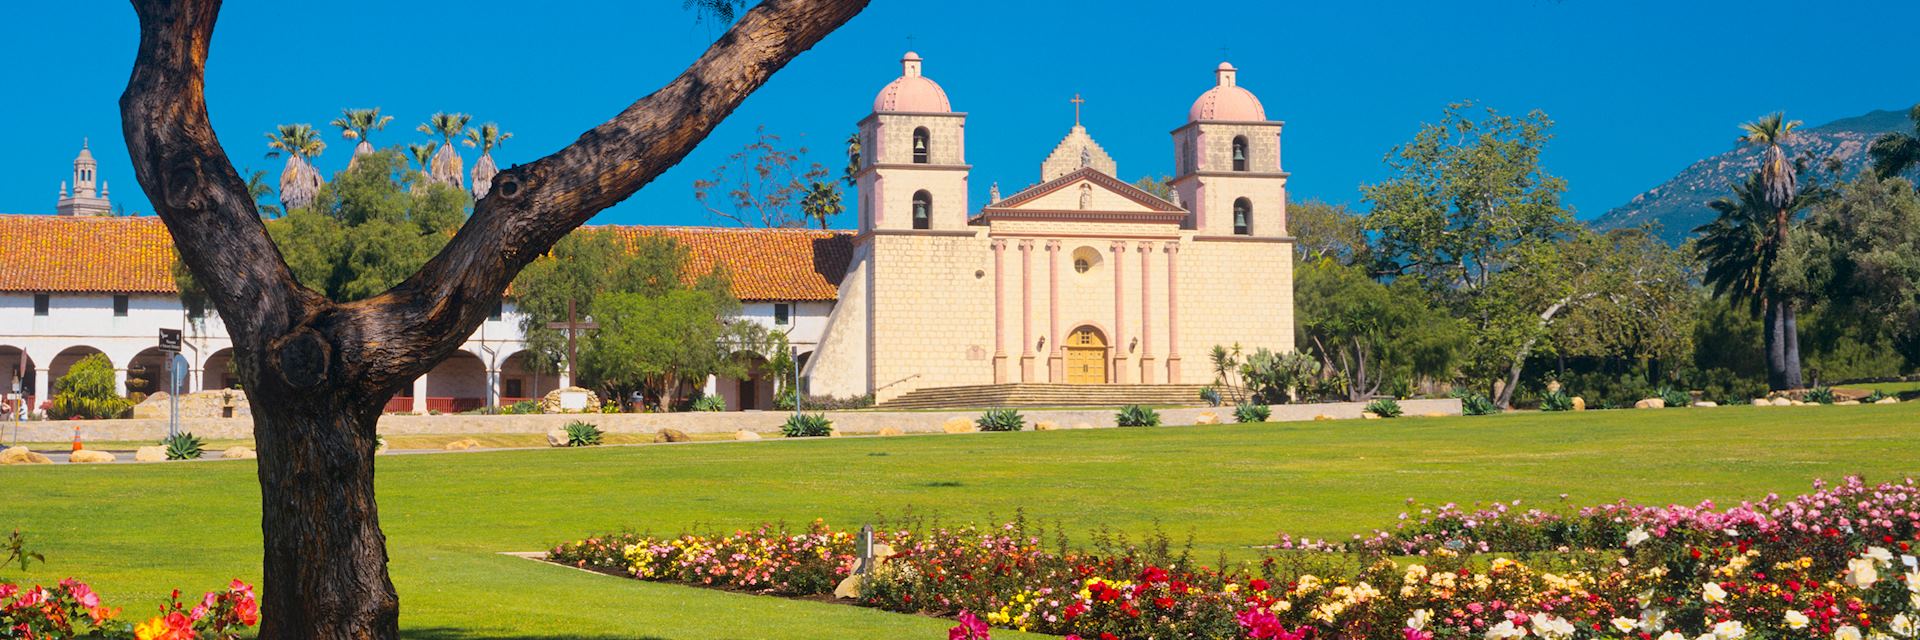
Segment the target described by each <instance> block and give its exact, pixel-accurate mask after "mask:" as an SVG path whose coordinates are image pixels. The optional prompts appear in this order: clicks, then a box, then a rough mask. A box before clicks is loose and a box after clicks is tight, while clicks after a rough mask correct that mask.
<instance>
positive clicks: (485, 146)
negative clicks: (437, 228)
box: [460, 122, 513, 198]
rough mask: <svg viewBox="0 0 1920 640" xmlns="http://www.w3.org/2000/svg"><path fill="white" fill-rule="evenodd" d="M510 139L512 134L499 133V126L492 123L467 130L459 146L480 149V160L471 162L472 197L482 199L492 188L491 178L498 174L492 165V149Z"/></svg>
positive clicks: (498, 171) (495, 167) (498, 169)
mask: <svg viewBox="0 0 1920 640" xmlns="http://www.w3.org/2000/svg"><path fill="white" fill-rule="evenodd" d="M512 137H513V134H511V133H508V132H505V131H501V130H500V125H498V124H495V123H492V122H489V123H486V124H483V125H480V128H478V129H468V130H467V139H465V140H461V141H460V142H461V144H465V145H467V146H469V147H475V148H478V149H480V159H479V160H475V161H473V197H475V198H484V197H486V196H487V191H488V190H490V189H492V188H493V177H494V176H496V175H499V173H500V167H499V166H497V165H495V164H494V163H493V148H494V147H498V146H500V145H501V144H502V143H505V142H506V141H507V139H508V138H512Z"/></svg>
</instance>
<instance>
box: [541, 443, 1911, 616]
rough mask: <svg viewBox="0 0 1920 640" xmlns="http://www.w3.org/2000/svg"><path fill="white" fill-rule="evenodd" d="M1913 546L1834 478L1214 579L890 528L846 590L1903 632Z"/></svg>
mask: <svg viewBox="0 0 1920 640" xmlns="http://www.w3.org/2000/svg"><path fill="white" fill-rule="evenodd" d="M1917 535H1920V485H1916V484H1915V482H1914V481H1913V480H1912V479H1908V480H1906V481H1903V482H1900V483H1889V484H1882V485H1878V486H1868V485H1866V484H1865V483H1864V482H1861V481H1860V480H1859V479H1857V478H1850V479H1848V480H1847V481H1846V482H1844V483H1842V484H1840V485H1838V486H1833V487H1828V486H1825V485H1820V484H1816V486H1815V490H1814V492H1813V493H1810V494H1807V495H1803V496H1798V497H1795V498H1792V499H1781V498H1779V497H1778V496H1769V497H1767V498H1765V499H1763V500H1760V501H1758V502H1754V503H1743V504H1741V505H1739V506H1736V507H1733V508H1729V509H1724V510H1722V509H1717V508H1715V507H1714V506H1713V505H1711V504H1702V505H1700V506H1696V507H1677V506H1674V507H1642V506H1633V505H1628V504H1625V503H1616V504H1612V505H1602V506H1597V507H1589V508H1585V509H1567V510H1562V511H1557V512H1547V511H1537V510H1525V511H1523V510H1520V509H1518V507H1517V505H1512V504H1508V505H1504V506H1499V507H1494V508H1489V509H1483V510H1474V511H1468V510H1463V509H1460V508H1458V507H1455V506H1445V507H1441V508H1438V509H1433V510H1429V511H1428V512H1426V513H1422V514H1419V515H1418V516H1417V517H1416V516H1414V515H1412V514H1409V515H1408V516H1407V517H1406V519H1405V520H1403V521H1402V524H1401V525H1399V526H1397V527H1396V528H1394V529H1393V530H1391V531H1387V530H1382V531H1379V532H1375V533H1374V534H1372V535H1363V536H1356V538H1355V539H1354V541H1352V542H1349V543H1344V544H1330V543H1326V542H1312V541H1301V540H1297V539H1293V538H1288V537H1283V538H1282V540H1283V544H1282V545H1281V547H1284V548H1280V549H1276V550H1275V553H1274V554H1273V555H1272V556H1271V557H1269V558H1267V559H1266V560H1265V561H1263V562H1260V563H1254V564H1248V565H1243V566H1240V567H1238V568H1229V569H1226V570H1216V569H1211V568H1207V567H1204V566H1199V565H1196V564H1194V563H1193V562H1191V561H1190V559H1189V558H1188V557H1187V555H1186V554H1185V553H1184V552H1179V551H1177V550H1175V549H1174V548H1173V546H1172V545H1170V544H1168V543H1167V541H1166V540H1165V538H1164V537H1160V538H1152V539H1148V540H1146V541H1143V542H1142V543H1140V544H1130V543H1128V542H1127V541H1126V540H1125V539H1119V538H1113V537H1110V536H1106V535H1095V536H1093V540H1094V543H1093V545H1092V548H1091V549H1088V550H1074V549H1068V548H1067V545H1066V543H1065V542H1064V540H1063V539H1061V540H1057V541H1056V543H1055V544H1052V545H1048V544H1043V541H1045V540H1047V536H1046V535H1045V532H1043V531H1039V530H1037V529H1030V528H1029V527H1027V526H1026V525H1025V524H1024V523H1021V522H1014V523H1009V524H1006V525H1002V526H999V527H993V528H979V527H959V528H908V527H902V528H893V529H889V530H886V531H877V532H876V533H875V540H876V542H878V543H881V544H884V545H886V552H887V553H888V557H887V558H886V559H885V560H884V562H882V563H880V564H879V565H878V566H877V567H876V568H875V569H874V570H873V571H872V572H871V573H870V574H868V575H867V576H865V577H864V578H863V579H861V580H857V581H854V585H855V586H856V587H857V588H856V589H855V591H856V593H857V602H859V603H860V604H863V605H867V606H873V607H878V608H882V609H886V610H890V611H900V612H911V613H931V614H936V615H953V616H959V615H961V614H966V615H965V617H964V618H963V619H964V620H966V622H965V623H963V624H962V625H961V626H959V627H956V628H955V629H954V632H953V633H954V634H955V637H965V638H980V637H984V634H985V632H984V630H983V629H980V628H979V627H978V625H979V623H980V622H982V621H983V622H984V623H986V624H991V625H993V626H996V627H1003V628H1015V629H1022V630H1031V631H1038V632H1043V633H1053V634H1061V635H1067V636H1069V637H1072V638H1078V639H1081V640H1093V639H1096V638H1098V639H1101V640H1117V639H1121V638H1252V639H1284V640H1307V639H1309V638H1313V639H1318V638H1326V639H1329V640H1331V639H1334V638H1356V639H1357V638H1367V639H1380V640H1465V639H1474V640H1520V639H1522V638H1527V637H1537V638H1539V639H1540V640H1573V639H1576V638H1578V639H1583V640H1584V639H1587V638H1594V639H1601V638H1606V639H1620V640H1629V639H1633V640H1774V639H1782V640H1785V639H1800V638H1805V639H1808V640H1829V639H1831V640H1894V639H1897V640H1914V639H1915V638H1916V634H1920V631H1917V630H1916V626H1920V562H1917V561H1916V560H1915V558H1914V556H1913V555H1912V553H1913V544H1914V543H1915V542H1916V541H1920V538H1916V536H1917ZM854 544H855V542H854V536H853V535H851V534H849V533H847V532H843V531H834V530H832V529H829V528H828V527H826V526H825V525H824V524H822V523H818V522H816V523H814V524H813V525H812V526H811V527H809V528H808V529H806V530H805V531H799V532H787V531H784V530H782V529H780V528H777V527H763V528H761V529H757V530H754V531H742V532H735V533H732V534H728V535H719V536H701V535H683V536H679V537H677V538H670V539H655V538H650V537H646V536H639V535H631V534H628V535H621V536H605V537H600V538H590V539H587V540H584V541H581V542H579V543H572V544H567V545H561V546H559V547H556V548H555V549H554V550H552V551H551V552H550V553H549V558H550V559H552V560H554V561H556V562H565V563H568V564H573V565H576V566H581V567H590V568H596V569H600V570H603V571H610V572H618V573H622V574H626V575H630V576H634V577H637V578H641V579H647V580H662V581H671V582H682V583H688V584H698V585H705V586H713V587H724V588H733V589H741V590H746V591H752V592H758V593H769V594H778V595H788V596H809V595H819V594H825V593H830V592H832V591H833V590H834V588H835V585H836V584H839V583H840V582H841V581H842V580H843V579H844V578H845V577H846V576H848V575H850V574H851V573H852V571H853V567H854V565H855V563H856V562H857V559H856V558H855V556H854V554H855V549H854ZM1463 552H1465V553H1463ZM1480 552H1484V553H1485V554H1493V555H1494V556H1495V557H1488V556H1487V555H1476V554H1478V553H1480ZM1331 553H1337V554H1338V555H1331ZM1509 555H1516V556H1520V557H1522V558H1523V559H1524V560H1526V561H1525V562H1521V561H1516V560H1514V559H1512V558H1510V557H1508V556H1509ZM1390 556H1401V557H1400V558H1399V559H1396V558H1394V557H1390ZM1406 556H1411V557H1406ZM976 615H977V616H978V617H977V618H975V617H974V616H976Z"/></svg>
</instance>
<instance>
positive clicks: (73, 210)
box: [53, 139, 113, 216]
mask: <svg viewBox="0 0 1920 640" xmlns="http://www.w3.org/2000/svg"><path fill="white" fill-rule="evenodd" d="M98 170H99V165H98V163H95V162H94V161H93V152H92V151H91V150H89V149H88V148H87V141H86V140H85V139H82V140H81V141H80V155H79V156H78V157H75V158H74V159H73V194H72V195H68V194H67V184H66V183H64V182H62V183H60V200H59V202H58V203H57V204H55V205H54V209H53V211H54V213H55V214H57V215H63V216H107V215H113V204H112V203H110V202H108V201H107V183H106V182H105V181H99V176H98V175H97V172H98ZM96 181H99V182H98V184H99V188H98V189H96V188H95V186H94V185H95V183H96Z"/></svg>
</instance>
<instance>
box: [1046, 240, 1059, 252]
mask: <svg viewBox="0 0 1920 640" xmlns="http://www.w3.org/2000/svg"><path fill="white" fill-rule="evenodd" d="M1047 250H1048V251H1059V250H1060V241H1059V240H1048V241H1047Z"/></svg>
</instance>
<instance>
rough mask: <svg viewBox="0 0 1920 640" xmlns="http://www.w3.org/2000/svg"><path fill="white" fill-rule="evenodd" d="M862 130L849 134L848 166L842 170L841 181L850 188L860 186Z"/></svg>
mask: <svg viewBox="0 0 1920 640" xmlns="http://www.w3.org/2000/svg"><path fill="white" fill-rule="evenodd" d="M859 175H860V132H858V131H855V132H853V133H849V134H847V166H846V168H845V169H841V170H840V181H841V182H844V183H846V184H847V188H848V189H852V188H854V187H857V186H860V178H859V177H858V176H859Z"/></svg>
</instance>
